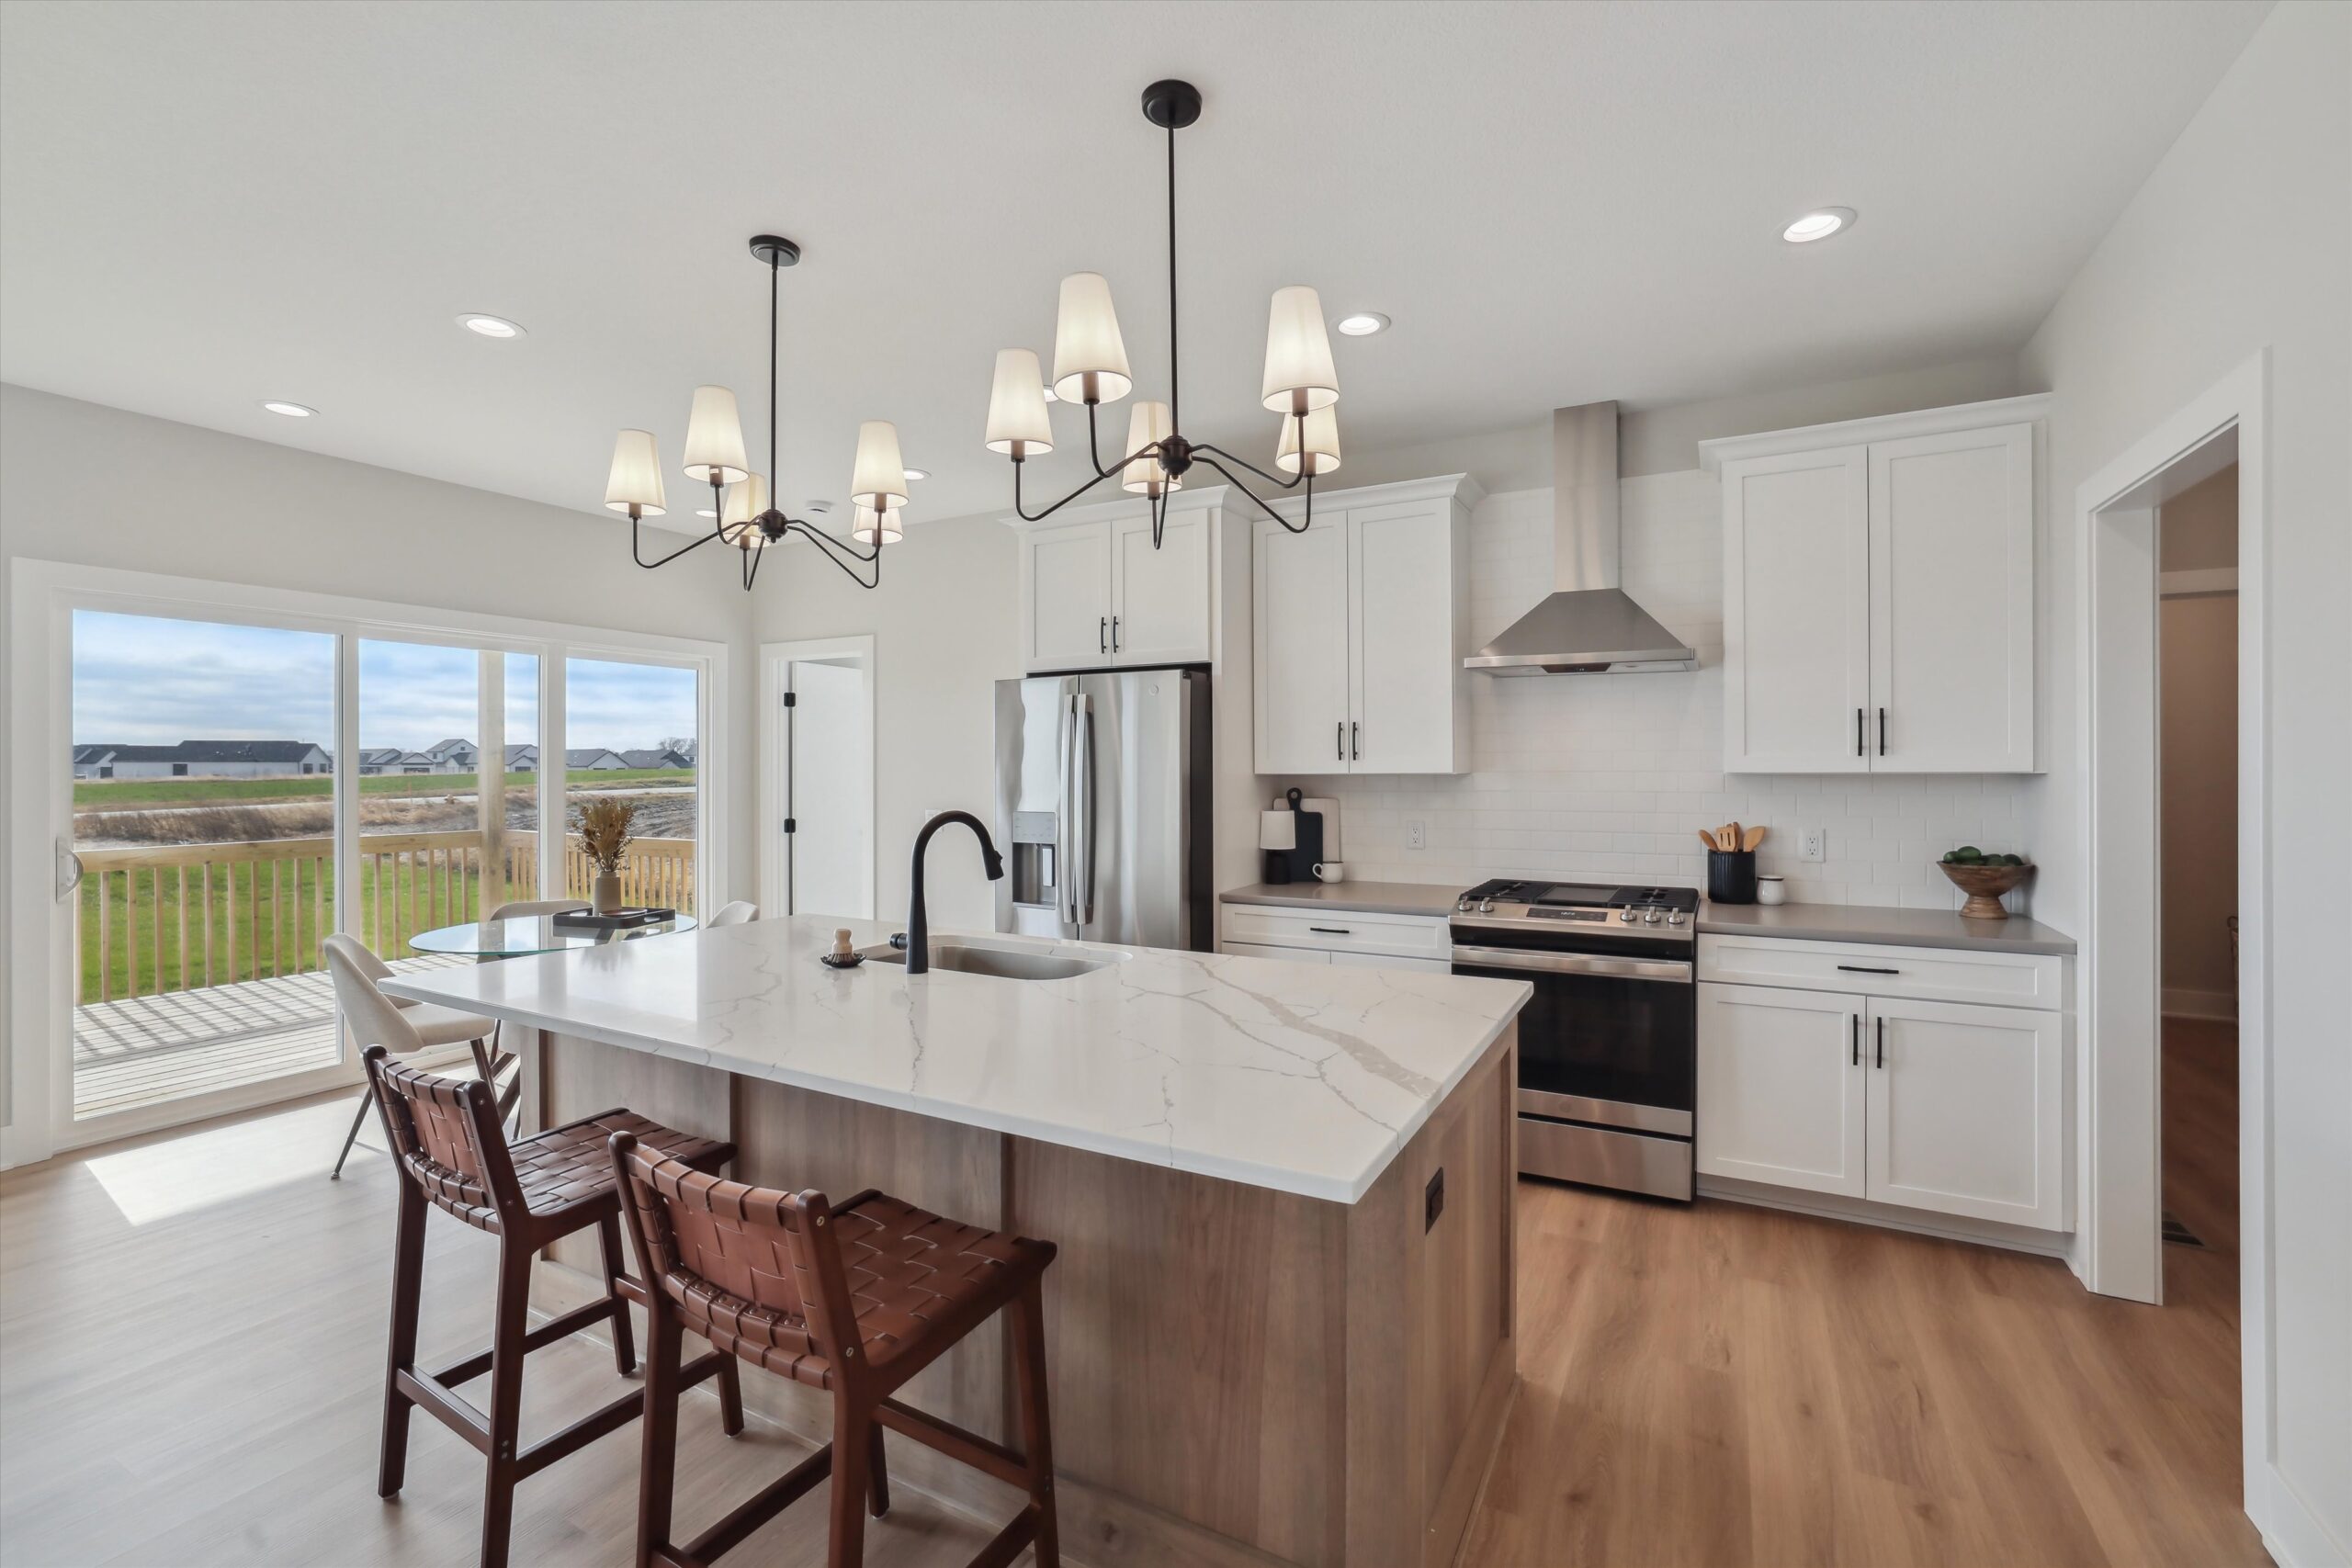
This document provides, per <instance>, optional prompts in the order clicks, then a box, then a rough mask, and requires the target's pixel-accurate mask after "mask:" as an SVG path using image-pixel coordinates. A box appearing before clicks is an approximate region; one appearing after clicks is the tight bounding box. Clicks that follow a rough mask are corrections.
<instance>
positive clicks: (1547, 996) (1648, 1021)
mask: <svg viewBox="0 0 2352 1568" xmlns="http://www.w3.org/2000/svg"><path fill="white" fill-rule="evenodd" d="M1453 972H1454V973H1455V974H1456V975H1484V976H1491V977H1493V978H1496V979H1503V980H1525V981H1528V982H1530V983H1532V985H1533V986H1534V987H1535V995H1534V997H1533V998H1532V999H1531V1000H1530V1001H1529V1002H1528V1004H1527V1008H1526V1010H1524V1011H1522V1012H1521V1014H1520V1015H1519V1089H1520V1093H1519V1108H1520V1110H1521V1111H1527V1112H1531V1113H1532V1114H1534V1115H1538V1116H1544V1117H1550V1118H1554V1119H1556V1120H1562V1121H1570V1122H1590V1123H1594V1124H1597V1125H1600V1126H1604V1127H1623V1128H1626V1129H1629V1130H1631V1131H1634V1132H1638V1133H1651V1134H1665V1135H1666V1136H1668V1137H1676V1138H1688V1137H1690V1136H1691V1117H1692V1112H1693V1111H1694V1110H1695V1109H1696V1105H1697V1094H1698V1077H1699V1038H1698V1027H1699V1025H1698V1017H1699V1014H1698V1006H1699V1000H1698V987H1696V986H1694V985H1693V984H1692V978H1693V976H1692V974H1691V961H1690V960H1689V959H1687V958H1657V957H1634V956H1630V955H1620V954H1615V953H1609V954H1602V953H1555V952H1545V951H1537V950H1533V949H1528V948H1515V947H1482V946H1464V945H1461V944H1456V945H1455V947H1454V949H1453Z"/></svg>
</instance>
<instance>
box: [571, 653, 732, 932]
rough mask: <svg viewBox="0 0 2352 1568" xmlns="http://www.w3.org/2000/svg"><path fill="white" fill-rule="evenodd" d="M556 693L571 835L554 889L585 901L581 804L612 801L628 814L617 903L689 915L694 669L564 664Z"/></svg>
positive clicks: (697, 848)
mask: <svg viewBox="0 0 2352 1568" xmlns="http://www.w3.org/2000/svg"><path fill="white" fill-rule="evenodd" d="M563 695H564V705H563V745H564V753H563V779H564V803H565V806H566V807H567V810H566V816H565V825H566V828H567V829H568V831H569V834H570V837H569V839H568V840H567V843H568V849H567V852H566V853H565V855H564V874H563V884H562V886H563V891H564V892H565V894H567V895H568V896H570V897H574V898H585V897H588V896H589V890H590V884H591V883H592V881H593V880H594V876H595V874H596V868H595V867H594V864H592V863H591V862H590V861H589V858H588V854H587V849H586V846H585V844H584V843H583V842H582V839H581V836H580V814H581V811H582V808H583V807H588V806H590V805H593V804H594V803H597V802H600V801H601V802H606V803H617V804H619V805H621V806H624V807H626V808H627V810H628V816H629V821H628V835H629V837H628V845H627V847H626V849H625V850H624V852H623V855H622V860H621V863H620V867H619V872H620V878H621V898H622V901H623V902H625V903H628V904H632V905H642V906H658V907H661V908H670V909H675V910H677V911H678V912H679V913H680V914H687V915H690V914H693V913H695V909H696V907H697V900H696V888H695V880H696V876H697V867H698V864H699V862H700V859H701V845H702V788H701V783H702V780H701V769H700V767H699V766H698V761H699V759H700V756H701V753H702V737H701V733H700V730H701V712H702V705H701V692H700V682H699V678H698V676H697V674H696V672H695V670H694V669H692V668H690V667H684V666H680V665H675V664H656V663H650V662H646V661H642V660H616V659H572V660H566V661H565V664H564V674H563Z"/></svg>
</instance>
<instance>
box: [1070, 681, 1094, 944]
mask: <svg viewBox="0 0 2352 1568" xmlns="http://www.w3.org/2000/svg"><path fill="white" fill-rule="evenodd" d="M1070 706H1071V708H1072V710H1073V711H1074V713H1075V714H1076V716H1077V723H1076V729H1077V732H1078V744H1077V751H1078V787H1079V793H1080V795H1083V796H1084V797H1085V802H1086V804H1085V805H1084V806H1083V807H1077V808H1076V809H1075V814H1076V815H1077V817H1078V820H1079V828H1080V840H1079V848H1078V858H1079V870H1078V879H1077V884H1076V886H1073V887H1072V888H1071V890H1070V905H1071V907H1072V908H1074V909H1075V910H1076V911H1077V913H1078V923H1079V924H1080V925H1081V926H1083V925H1088V924H1091V922H1092V921H1093V919H1094V699H1093V698H1091V697H1090V696H1088V695H1087V694H1085V693H1083V692H1080V694H1078V695H1077V696H1075V697H1073V698H1071V699H1070Z"/></svg>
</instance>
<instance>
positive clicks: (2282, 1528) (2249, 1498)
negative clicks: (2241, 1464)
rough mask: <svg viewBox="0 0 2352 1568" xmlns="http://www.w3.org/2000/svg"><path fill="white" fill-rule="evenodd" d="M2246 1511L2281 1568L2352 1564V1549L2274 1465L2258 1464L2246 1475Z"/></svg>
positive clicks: (2330, 1567) (2329, 1567)
mask: <svg viewBox="0 0 2352 1568" xmlns="http://www.w3.org/2000/svg"><path fill="white" fill-rule="evenodd" d="M2257 1494H2259V1495H2257ZM2245 1511H2246V1514H2247V1517H2250V1518H2252V1519H2253V1520H2254V1528H2255V1529H2256V1530H2257V1531H2259V1532H2260V1533H2261V1536H2262V1549H2263V1550H2264V1551H2267V1552H2268V1553H2270V1559H2271V1561H2272V1562H2276V1563H2278V1565H2279V1568H2345V1565H2346V1564H2347V1563H2352V1550H2346V1544H2345V1543H2344V1542H2343V1541H2341V1540H2337V1539H2336V1538H2335V1535H2334V1534H2333V1533H2331V1532H2330V1531H2329V1529H2328V1528H2327V1526H2326V1525H2324V1523H2322V1522H2321V1520H2320V1517H2319V1514H2318V1511H2317V1510H2315V1509H2314V1508H2312V1506H2311V1504H2310V1503H2309V1502H2308V1501H2307V1500H2306V1499H2305V1498H2303V1497H2302V1496H2301V1495H2300V1494H2298V1493H2297V1492H2296V1490H2295V1488H2294V1486H2293V1484H2292V1483H2290V1482H2289V1481H2288V1480H2287V1478H2286V1477H2285V1476H2284V1475H2282V1474H2280V1473H2279V1472H2278V1466H2277V1465H2275V1464H2262V1465H2258V1466H2257V1467H2256V1471H2255V1473H2253V1474H2251V1475H2249V1476H2247V1477H2246V1510H2245Z"/></svg>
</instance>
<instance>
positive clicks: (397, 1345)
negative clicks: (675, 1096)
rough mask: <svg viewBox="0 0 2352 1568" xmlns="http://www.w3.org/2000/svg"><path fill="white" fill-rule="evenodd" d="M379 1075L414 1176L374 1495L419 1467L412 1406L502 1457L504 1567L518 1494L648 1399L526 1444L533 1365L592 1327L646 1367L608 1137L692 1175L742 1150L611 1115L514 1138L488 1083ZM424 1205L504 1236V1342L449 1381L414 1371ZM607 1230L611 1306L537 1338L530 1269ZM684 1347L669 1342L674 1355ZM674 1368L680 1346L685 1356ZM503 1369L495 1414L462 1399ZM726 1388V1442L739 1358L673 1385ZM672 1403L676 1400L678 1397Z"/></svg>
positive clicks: (371, 1057) (618, 1352)
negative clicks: (463, 1387) (712, 1381)
mask: <svg viewBox="0 0 2352 1568" xmlns="http://www.w3.org/2000/svg"><path fill="white" fill-rule="evenodd" d="M366 1055H367V1064H368V1079H369V1081H370V1082H372V1083H373V1084H374V1085H375V1086H376V1103H377V1105H378V1106H379V1108H381V1110H382V1111H383V1113H384V1129H385V1132H386V1134H388V1135H389V1136H390V1139H391V1145H392V1155H393V1158H394V1160H395V1162H396V1163H397V1165H398V1167H399V1169H400V1173H401V1200H400V1204H401V1206H400V1228H399V1233H398V1234H399V1240H398V1242H397V1243H396V1245H395V1247H394V1251H393V1254H392V1336H391V1352H390V1359H389V1361H388V1363H387V1365H386V1368H385V1371H384V1447H383V1454H382V1458H381V1459H380V1461H379V1465H378V1470H377V1478H376V1490H377V1492H378V1494H379V1495H382V1496H386V1497H390V1496H393V1495H397V1494H398V1493H399V1491H400V1489H401V1481H402V1479H403V1478H404V1476H405V1473H406V1471H407V1468H408V1416H409V1411H410V1410H411V1409H413V1408H414V1407H415V1406H418V1405H422V1406H424V1410H425V1412H426V1413H427V1414H429V1415H431V1416H435V1417H437V1418H438V1419H439V1420H440V1421H441V1423H442V1424H443V1425H444V1426H446V1427H448V1428H449V1429H450V1430H451V1431H453V1432H455V1433H457V1434H458V1436H459V1437H460V1438H464V1439H465V1440H466V1441H468V1442H469V1443H471V1444H472V1445H473V1446H474V1447H475V1448H476V1449H478V1450H481V1454H482V1456H483V1457H484V1458H485V1459H487V1460H488V1461H490V1474H489V1478H488V1482H487V1484H486V1486H485V1489H484V1492H483V1499H482V1511H481V1563H482V1568H504V1564H505V1562H506V1544H507V1535H508V1531H509V1529H510V1527H511V1526H512V1524H513V1522H514V1513H515V1485H516V1483H519V1482H521V1481H523V1480H525V1479H526V1478H528V1477H530V1476H533V1475H536V1474H537V1473H538V1472H540V1471H542V1470H545V1469H546V1468H547V1467H548V1465H551V1464H553V1463H554V1462H555V1461H558V1460H560V1459H561V1458H563V1457H564V1456H565V1455H566V1454H570V1453H572V1452H575V1451H577V1450H580V1449H582V1448H585V1447H586V1446H587V1445H588V1444H590V1443H593V1442H594V1441H595V1440H596V1439H597V1438H601V1437H603V1436H604V1435H605V1433H607V1432H612V1431H616V1430H618V1429H619V1428H620V1427H625V1426H627V1425H628V1423H629V1422H631V1421H633V1420H635V1419H636V1418H637V1416H639V1413H641V1412H642V1411H643V1410H644V1408H645V1390H644V1389H643V1388H641V1387H640V1388H635V1389H632V1390H630V1391H629V1392H628V1393H627V1394H625V1395H623V1396H622V1397H621V1398H619V1399H616V1400H614V1401H613V1402H612V1403H611V1404H607V1405H605V1407H604V1408H603V1409H601V1410H598V1411H596V1412H595V1413H594V1414H593V1415H590V1416H582V1417H581V1418H580V1419H579V1420H577V1421H574V1422H573V1423H572V1424H571V1425H570V1426H569V1427H564V1428H563V1430H561V1431H560V1432H557V1433H555V1434H554V1435H553V1436H551V1437H548V1438H542V1439H540V1440H539V1441H538V1442H537V1443H534V1444H533V1445H531V1446H530V1447H529V1448H527V1449H521V1450H517V1447H516V1438H517V1429H518V1426H519V1423H520V1418H521V1416H522V1411H523V1358H524V1357H525V1356H526V1354H528V1353H529V1352H530V1351H533V1350H537V1349H538V1348H541V1347H542V1346H547V1345H552V1344H554V1343H555V1342H556V1341H557V1340H559V1339H561V1338H563V1337H566V1336H567V1335H571V1334H577V1333H578V1332H579V1331H580V1330H582V1329H583V1328H587V1327H589V1326H591V1325H594V1324H598V1323H605V1322H609V1323H610V1324H611V1325H612V1335H613V1359H614V1362H615V1363H616V1365H617V1366H618V1368H619V1369H620V1371H621V1374H622V1375H623V1376H627V1375H628V1373H630V1372H632V1371H636V1369H637V1347H636V1342H635V1336H634V1334H633V1333H632V1331H631V1328H630V1325H629V1316H628V1298H629V1297H630V1296H634V1295H641V1294H642V1293H643V1292H641V1291H638V1290H632V1289H631V1287H634V1286H635V1285H636V1283H637V1281H635V1280H630V1279H629V1278H628V1276H627V1275H626V1274H624V1273H623V1272H622V1270H621V1236H620V1204H619V1201H618V1200H617V1198H616V1196H615V1190H614V1183H613V1166H612V1155H611V1151H610V1148H609V1141H610V1139H611V1138H612V1137H613V1136H614V1134H625V1135H627V1136H628V1137H630V1138H635V1139H642V1140H643V1141H644V1142H645V1144H646V1145H647V1146H649V1147H652V1148H658V1149H661V1150H662V1151H663V1152H664V1153H665V1154H667V1155H671V1156H676V1158H677V1159H678V1160H679V1161H680V1162H681V1164H680V1166H679V1168H680V1169H682V1170H705V1169H716V1168H718V1167H719V1166H721V1165H724V1164H725V1163H726V1162H727V1161H728V1160H729V1159H730V1158H732V1157H733V1156H734V1153H735V1146H734V1145H732V1144H721V1143H714V1142H712V1141H711V1140H710V1139H708V1138H697V1137H693V1136H690V1135H688V1134H684V1133H676V1132H673V1131H671V1130H670V1129H669V1128H667V1127H664V1126H662V1125H661V1124H660V1123H658V1122H650V1121H648V1120H646V1119H645V1118H644V1117H642V1116H639V1115H637V1114H635V1113H634V1112H632V1111H605V1112H603V1113H601V1114H599V1115H595V1116H591V1117H587V1118H585V1119H584V1120H582V1121H579V1122H570V1123H567V1124H566V1125H564V1126H561V1127H551V1128H549V1129H548V1131H546V1132H544V1133H538V1134H533V1135H532V1136H530V1137H527V1138H524V1139H520V1140H518V1141H517V1142H515V1143H514V1144H511V1145H510V1144H509V1143H508V1142H507V1141H506V1137H505V1134H504V1131H503V1128H502V1127H501V1126H500V1124H499V1111H498V1106H497V1100H496V1099H495V1098H494V1095H493V1091H492V1089H491V1087H490V1086H489V1085H488V1084H487V1083H485V1082H483V1081H482V1080H481V1079H480V1078H468V1079H463V1080H460V1079H457V1078H446V1077H439V1076H437V1075H435V1074H432V1073H421V1072H415V1071H413V1070H411V1069H409V1068H406V1067H398V1066H393V1065H392V1064H391V1063H390V1061H389V1060H387V1059H386V1055H385V1051H384V1047H383V1046H381V1045H370V1046H368V1050H367V1054H366ZM427 1204H431V1205H433V1206H435V1207H437V1208H439V1209H441V1210H442V1211H443V1212H445V1213H449V1214H453V1215H455V1216H456V1217H458V1219H460V1220H463V1221H464V1222H465V1223H466V1224H469V1225H472V1226H473V1227H474V1228H475V1229H477V1230H484V1231H488V1232H490V1233H491V1234H492V1235H495V1236H496V1237H498V1243H499V1249H498V1306H497V1314H496V1319H495V1322H494V1324H493V1325H492V1338H491V1348H489V1349H487V1350H484V1351H481V1352H479V1353H477V1354H475V1355H471V1356H468V1357H466V1358H465V1359H463V1360H459V1361H455V1362H452V1363H450V1364H449V1365H448V1366H446V1367H442V1368H440V1369H438V1370H437V1371H423V1370H420V1369H419V1368H418V1366H417V1364H416V1320H417V1305H418V1299H419V1295H420V1292H421V1288H422V1285H423V1280H424V1212H425V1207H426V1205H427ZM590 1226H594V1227H595V1231H596V1239H597V1241H598V1242H599V1243H600V1244H601V1246H602V1248H603V1252H604V1272H605V1296H604V1299H602V1300H601V1301H594V1302H591V1303H588V1304H587V1305H586V1306H583V1307H579V1308H575V1309H574V1310H572V1311H571V1312H568V1313H566V1314H563V1315H562V1316H560V1317H558V1318H555V1319H553V1320H551V1321H549V1322H547V1323H543V1324H541V1325H539V1326H538V1327H537V1328H532V1327H530V1326H529V1318H528V1304H529V1295H530V1284H531V1260H532V1258H533V1257H534V1256H535V1255H536V1254H537V1252H538V1251H539V1249H540V1248H542V1247H546V1246H547V1245H548V1243H550V1242H553V1241H555V1240H556V1239H557V1238H558V1237H560V1236H566V1235H571V1234H572V1233H574V1232H575V1231H582V1230H586V1229H588V1228H589V1227H590ZM675 1343H676V1341H675V1340H674V1339H673V1341H672V1344H673V1347H674V1346H675ZM672 1364H673V1367H674V1366H675V1350H674V1348H673V1361H672ZM484 1372H488V1373H489V1374H490V1409H489V1411H488V1412H487V1413H484V1412H483V1411H481V1410H480V1409H478V1408H476V1407H475V1406H474V1405H472V1404H469V1403H467V1402H466V1401H465V1400H464V1399H462V1398H460V1397H459V1396H458V1393H457V1392H456V1389H457V1385H458V1384H459V1383H462V1382H468V1381H469V1380H470V1379H473V1378H478V1377H480V1376H481V1375H482V1374H483V1373H484ZM713 1376H716V1377H717V1378H718V1397H719V1410H720V1419H721V1423H722V1425H723V1426H724V1427H725V1428H726V1430H727V1433H728V1435H729V1436H730V1437H732V1436H733V1435H735V1434H736V1433H738V1432H741V1430H742V1429H743V1403H742V1393H741V1384H740V1382H738V1374H737V1372H736V1370H735V1360H734V1358H733V1357H731V1356H728V1355H723V1354H719V1353H718V1352H716V1351H714V1352H712V1353H711V1354H708V1355H705V1356H702V1357H700V1358H698V1359H696V1360H695V1363H694V1365H693V1366H691V1367H689V1368H686V1369H685V1370H684V1371H682V1372H679V1373H677V1374H676V1382H677V1384H678V1385H680V1386H683V1385H684V1384H686V1383H693V1382H700V1381H702V1380H703V1379H704V1378H707V1377H713ZM672 1397H673V1400H674V1398H675V1395H674V1393H673V1396H672Z"/></svg>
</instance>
